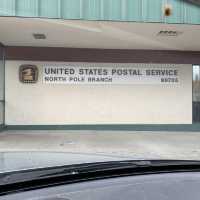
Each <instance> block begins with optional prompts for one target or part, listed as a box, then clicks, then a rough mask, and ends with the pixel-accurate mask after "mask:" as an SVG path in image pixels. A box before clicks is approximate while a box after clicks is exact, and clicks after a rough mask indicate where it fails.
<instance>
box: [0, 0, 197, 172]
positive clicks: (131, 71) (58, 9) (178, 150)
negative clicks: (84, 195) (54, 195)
mask: <svg viewBox="0 0 200 200" xmlns="http://www.w3.org/2000/svg"><path fill="white" fill-rule="evenodd" d="M199 13H200V3H199V2H198V1H192V0H191V1H190V0H183V1H180V0H173V1H162V0H158V1H150V0H147V1H129V0H118V1H110V0H109V1H101V0H95V1H88V0H87V1H86V0H82V1H79V0H78V1H74V0H62V1H46V0H40V1H37V3H36V1H35V0H29V1H26V2H25V1H17V0H12V1H11V0H7V1H3V0H0V173H3V172H11V171H21V170H26V169H31V170H33V169H38V168H44V167H54V166H63V165H73V164H84V163H97V162H108V161H122V160H123V161H124V160H168V159H170V160H200V142H199V141H200V135H199V131H200V41H199V34H200V18H199Z"/></svg>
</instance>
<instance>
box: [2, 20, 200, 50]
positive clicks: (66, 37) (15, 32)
mask: <svg viewBox="0 0 200 200" xmlns="http://www.w3.org/2000/svg"><path fill="white" fill-rule="evenodd" d="M161 30H175V31H178V32H181V34H180V35H178V36H175V37H174V36H168V37H166V36H158V35H157V34H158V32H159V31H161ZM33 33H43V34H45V35H46V37H47V38H46V39H45V40H35V39H34V38H33V35H32V34H33ZM199 36H200V25H181V24H160V23H134V22H103V21H77V20H57V19H38V18H15V17H0V42H1V43H3V44H4V45H6V46H44V47H74V48H104V49H153V50H193V51H200V39H199Z"/></svg>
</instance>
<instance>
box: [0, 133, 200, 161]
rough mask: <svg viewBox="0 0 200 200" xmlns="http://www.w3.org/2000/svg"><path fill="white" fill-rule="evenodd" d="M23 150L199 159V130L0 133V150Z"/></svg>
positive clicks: (147, 157)
mask: <svg viewBox="0 0 200 200" xmlns="http://www.w3.org/2000/svg"><path fill="white" fill-rule="evenodd" d="M26 151H31V152H38V151H39V152H69V153H87V154H94V153H95V154H98V155H111V156H112V155H117V156H121V157H132V158H136V159H138V158H139V159H192V160H197V159H198V160H200V133H198V132H158V131H157V132H141V131H139V132H134V131H63V130H62V131H54V130H51V131H19V130H18V131H13V130H12V131H4V132H1V133H0V152H26Z"/></svg>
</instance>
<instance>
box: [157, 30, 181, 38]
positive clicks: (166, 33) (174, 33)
mask: <svg viewBox="0 0 200 200" xmlns="http://www.w3.org/2000/svg"><path fill="white" fill-rule="evenodd" d="M180 34H182V32H180V31H172V30H162V31H160V32H159V33H158V34H157V35H158V36H165V37H170V36H173V37H176V36H179V35H180Z"/></svg>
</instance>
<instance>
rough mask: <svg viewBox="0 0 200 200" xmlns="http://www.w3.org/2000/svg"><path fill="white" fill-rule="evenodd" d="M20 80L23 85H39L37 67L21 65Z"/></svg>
mask: <svg viewBox="0 0 200 200" xmlns="http://www.w3.org/2000/svg"><path fill="white" fill-rule="evenodd" d="M19 79H20V81H21V82H22V83H37V81H38V68H37V66H35V65H21V66H20V68H19Z"/></svg>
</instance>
